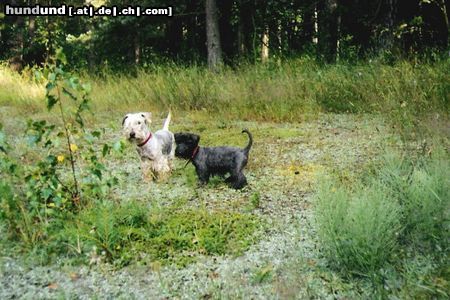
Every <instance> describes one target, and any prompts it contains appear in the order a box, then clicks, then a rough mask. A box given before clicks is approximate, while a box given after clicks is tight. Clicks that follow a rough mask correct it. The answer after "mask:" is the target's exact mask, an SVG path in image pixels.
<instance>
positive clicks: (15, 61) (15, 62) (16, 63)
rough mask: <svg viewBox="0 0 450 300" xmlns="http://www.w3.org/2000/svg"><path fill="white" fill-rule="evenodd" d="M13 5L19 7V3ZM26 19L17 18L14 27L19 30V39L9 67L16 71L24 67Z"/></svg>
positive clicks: (15, 2)
mask: <svg viewBox="0 0 450 300" xmlns="http://www.w3.org/2000/svg"><path fill="white" fill-rule="evenodd" d="M11 5H17V1H14V0H13V1H11ZM24 24H25V22H24V19H23V17H22V16H17V17H16V20H15V22H14V25H15V27H16V30H17V39H16V40H15V41H13V42H14V48H13V49H14V54H13V56H12V57H11V59H10V60H9V65H10V67H11V68H12V69H13V70H14V71H21V70H22V69H23V67H24V61H23V52H24V28H23V27H24Z"/></svg>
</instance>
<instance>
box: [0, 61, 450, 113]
mask: <svg viewBox="0 0 450 300" xmlns="http://www.w3.org/2000/svg"><path fill="white" fill-rule="evenodd" d="M449 69H450V62H449V61H448V60H446V61H441V62H438V63H435V64H428V65H427V64H425V65H415V64H413V63H410V62H398V63H396V64H394V65H392V66H389V65H383V64H381V63H379V62H371V63H365V64H361V65H348V64H337V65H330V66H320V65H318V64H316V63H315V62H314V61H313V60H310V59H307V58H302V59H297V60H289V61H286V62H281V63H269V64H258V65H253V66H241V67H239V68H237V69H226V70H224V71H223V72H221V73H220V74H215V73H210V72H208V71H207V70H206V69H204V68H203V67H195V66H194V67H179V66H173V65H171V66H158V67H157V66H155V67H153V68H152V69H149V70H146V71H144V70H138V71H137V73H136V74H135V76H132V75H125V74H121V75H117V74H108V73H105V74H103V75H101V76H98V77H95V76H91V75H88V74H85V75H84V76H83V77H85V79H86V81H88V82H92V83H93V93H92V98H93V105H94V106H95V111H111V110H114V111H117V110H122V111H128V110H129V109H130V107H132V108H133V109H132V110H139V109H142V110H149V109H153V110H154V109H159V110H167V108H168V107H170V108H172V109H173V110H178V111H181V112H187V111H191V112H192V111H197V112H202V113H207V114H211V113H213V114H216V115H222V117H221V118H225V119H226V118H239V119H244V120H245V119H252V120H271V121H298V120H301V119H304V118H305V116H307V115H308V114H315V113H317V112H358V113H359V112H376V113H386V114H389V115H391V116H393V117H396V118H398V119H401V120H403V119H405V116H406V115H409V114H411V115H413V116H417V115H421V114H426V113H428V112H430V111H435V110H441V111H448V109H449V102H448V99H449V93H450V85H449V84H448V82H449V81H450V74H449V72H448V70H449ZM0 86H2V87H3V88H2V96H3V97H0V105H9V104H10V103H11V102H10V101H11V100H14V105H15V106H17V107H21V108H22V109H27V110H28V109H30V105H31V107H33V108H36V107H43V105H42V106H41V105H40V101H41V100H40V99H42V95H43V87H42V86H41V88H39V86H38V85H36V84H31V83H29V82H28V81H27V80H25V79H23V78H20V76H18V75H14V74H12V73H11V72H9V71H7V70H6V69H5V68H4V67H3V68H2V70H1V73H0ZM30 87H31V88H30ZM41 90H42V91H41ZM406 112H407V113H408V114H405V113H406ZM403 121H404V120H403Z"/></svg>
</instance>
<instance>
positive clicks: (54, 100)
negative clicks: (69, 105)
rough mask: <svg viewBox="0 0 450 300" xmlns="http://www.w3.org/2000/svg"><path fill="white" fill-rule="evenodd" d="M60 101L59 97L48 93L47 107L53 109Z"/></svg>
mask: <svg viewBox="0 0 450 300" xmlns="http://www.w3.org/2000/svg"><path fill="white" fill-rule="evenodd" d="M56 103H58V99H57V98H56V97H55V96H52V95H47V109H48V110H51V109H52V108H53V106H55V104H56Z"/></svg>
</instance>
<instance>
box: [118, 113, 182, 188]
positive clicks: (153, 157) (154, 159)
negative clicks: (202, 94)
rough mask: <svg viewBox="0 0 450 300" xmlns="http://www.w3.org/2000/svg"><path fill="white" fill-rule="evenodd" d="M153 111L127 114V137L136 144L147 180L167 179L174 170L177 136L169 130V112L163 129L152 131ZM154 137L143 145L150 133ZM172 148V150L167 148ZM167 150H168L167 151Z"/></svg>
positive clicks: (125, 129)
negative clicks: (173, 162)
mask: <svg viewBox="0 0 450 300" xmlns="http://www.w3.org/2000/svg"><path fill="white" fill-rule="evenodd" d="M151 116H152V115H151V113H149V112H140V113H132V114H127V115H126V116H125V117H124V119H123V131H124V134H125V137H126V138H127V139H128V140H129V141H130V142H133V143H135V144H136V150H137V152H138V153H139V156H140V157H141V167H142V172H143V175H144V179H145V180H162V179H166V178H167V177H168V176H169V175H170V172H171V171H172V161H173V158H174V154H175V138H174V136H173V133H172V132H170V131H169V123H170V119H171V114H170V112H169V114H168V116H167V118H166V120H165V122H164V126H163V129H161V130H158V131H156V132H154V133H153V132H151V130H150V127H149V125H150V124H151ZM150 134H151V135H152V137H151V138H150V139H149V140H148V141H147V143H146V144H145V145H143V146H139V145H140V144H142V143H144V142H145V140H146V139H147V138H148V136H149V135H150ZM168 149H170V152H168V153H164V152H167V150H168ZM165 150H166V151H165Z"/></svg>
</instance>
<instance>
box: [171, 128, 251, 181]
mask: <svg viewBox="0 0 450 300" xmlns="http://www.w3.org/2000/svg"><path fill="white" fill-rule="evenodd" d="M242 132H243V133H244V132H245V133H247V135H248V138H249V142H248V145H247V147H245V148H244V149H241V148H236V147H225V146H224V147H201V148H200V147H199V145H198V142H199V141H200V136H198V135H196V134H192V133H176V134H175V143H176V144H177V148H176V149H175V156H176V157H179V158H183V159H188V160H189V161H188V162H187V164H188V163H189V162H191V161H192V163H193V164H194V166H195V170H196V171H197V176H198V178H199V180H200V182H201V183H202V184H204V183H208V181H209V177H210V176H213V175H219V176H224V175H225V174H227V173H229V174H230V177H228V178H227V179H226V182H228V183H230V185H231V187H233V188H235V189H240V188H243V187H244V186H245V185H246V184H247V179H246V178H245V175H244V173H243V172H242V169H244V167H245V166H246V165H247V161H248V152H249V151H250V148H251V146H252V144H253V138H252V135H251V133H250V131H248V130H247V129H244V130H243V131H242ZM187 164H186V165H187Z"/></svg>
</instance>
